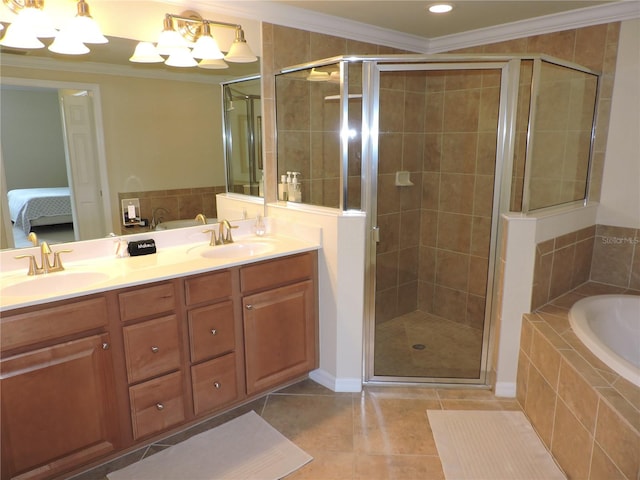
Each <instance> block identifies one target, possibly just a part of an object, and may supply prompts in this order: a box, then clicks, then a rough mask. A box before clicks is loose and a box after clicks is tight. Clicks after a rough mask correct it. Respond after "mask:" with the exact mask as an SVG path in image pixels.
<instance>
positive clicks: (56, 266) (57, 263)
mask: <svg viewBox="0 0 640 480" xmlns="http://www.w3.org/2000/svg"><path fill="white" fill-rule="evenodd" d="M71 252H73V250H58V251H57V252H54V253H53V265H52V266H51V268H52V269H53V270H64V267H63V266H62V261H61V260H60V254H61V253H71Z"/></svg>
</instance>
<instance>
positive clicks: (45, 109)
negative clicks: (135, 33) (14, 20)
mask: <svg viewBox="0 0 640 480" xmlns="http://www.w3.org/2000/svg"><path fill="white" fill-rule="evenodd" d="M0 105H1V108H0V113H1V117H0V125H1V126H2V128H1V129H0V132H1V141H2V159H3V162H2V163H3V172H2V173H3V175H4V181H5V184H6V190H5V189H4V188H3V191H6V192H7V198H6V200H7V204H8V210H9V215H10V219H11V232H12V235H13V243H14V246H15V247H16V248H21V247H28V246H31V242H30V241H29V240H28V238H27V237H28V235H29V233H30V232H35V233H36V234H37V236H38V238H39V239H40V240H41V241H43V240H46V241H47V242H48V243H51V244H55V243H64V242H71V241H74V240H83V239H89V238H97V237H101V236H104V235H105V234H106V233H107V232H104V219H103V215H104V214H103V211H102V208H101V205H100V203H101V199H100V187H99V178H96V177H99V173H98V172H99V169H98V167H97V166H94V165H96V162H97V158H96V157H97V154H96V149H95V144H96V135H95V128H94V122H93V116H94V113H93V101H92V96H91V92H89V91H87V90H64V89H60V90H58V89H57V88H42V87H39V88H36V87H18V86H10V85H3V86H2V102H0ZM77 204H82V208H81V209H77V208H75V205H77ZM85 205H87V206H88V208H86V207H85ZM92 205H93V206H95V207H98V208H92Z"/></svg>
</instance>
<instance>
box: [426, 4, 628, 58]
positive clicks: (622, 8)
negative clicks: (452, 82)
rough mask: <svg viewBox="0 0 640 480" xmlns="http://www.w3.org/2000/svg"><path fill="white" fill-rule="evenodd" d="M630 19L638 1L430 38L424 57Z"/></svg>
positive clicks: (588, 8) (594, 7)
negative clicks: (426, 54)
mask: <svg viewBox="0 0 640 480" xmlns="http://www.w3.org/2000/svg"><path fill="white" fill-rule="evenodd" d="M633 18H640V2H638V0H624V1H621V2H616V3H611V4H605V5H596V6H593V7H587V8H582V9H579V10H572V11H570V12H563V13H557V14H553V15H545V16H543V17H537V18H532V19H528V20H521V21H518V22H512V23H507V24H504V25H498V26H496V27H490V28H481V29H478V30H472V31H469V32H464V33H459V34H455V35H446V36H442V37H437V38H432V39H430V40H429V46H428V52H427V53H440V52H447V51H452V50H458V49H460V48H468V47H475V46H478V45H486V44H489V43H497V42H504V41H507V40H514V39H517V38H523V37H530V36H532V35H541V34H545V33H553V32H559V31H562V30H571V29H574V28H581V27H588V26H591V25H600V24H603V23H610V22H617V21H621V20H630V19H633Z"/></svg>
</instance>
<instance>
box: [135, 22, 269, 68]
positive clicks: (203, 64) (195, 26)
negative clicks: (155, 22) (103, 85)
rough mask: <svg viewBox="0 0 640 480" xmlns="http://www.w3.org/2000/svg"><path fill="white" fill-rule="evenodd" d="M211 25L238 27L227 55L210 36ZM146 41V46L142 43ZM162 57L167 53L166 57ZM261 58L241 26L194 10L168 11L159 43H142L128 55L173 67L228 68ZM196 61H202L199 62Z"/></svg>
mask: <svg viewBox="0 0 640 480" xmlns="http://www.w3.org/2000/svg"><path fill="white" fill-rule="evenodd" d="M211 26H218V27H224V28H233V29H235V39H234V41H233V43H232V44H231V46H230V48H229V51H228V52H227V54H226V55H225V54H224V53H222V51H221V50H220V47H219V46H218V42H217V41H216V40H215V38H213V36H212V35H211ZM143 44H144V46H143ZM163 56H166V57H167V59H166V60H165V59H164V58H163ZM257 59H258V57H256V55H255V54H254V53H253V52H252V51H251V48H250V47H249V45H248V44H247V41H246V40H245V38H244V30H242V25H237V24H234V23H225V22H217V21H214V20H207V19H205V18H202V16H201V15H200V14H199V13H197V12H194V11H191V10H188V11H186V12H182V13H181V14H180V15H174V14H171V13H167V14H165V17H164V22H163V30H162V32H161V33H160V36H159V37H158V41H157V43H156V46H155V47H153V44H151V43H150V42H140V43H139V44H138V46H137V47H136V50H135V52H134V53H133V55H132V56H131V58H129V61H131V62H134V63H160V62H164V63H165V64H166V65H169V66H172V67H195V66H198V67H200V68H205V69H221V68H229V65H227V64H226V63H225V60H226V61H227V62H235V63H249V62H255V61H256V60H257ZM197 60H200V62H198V61H197Z"/></svg>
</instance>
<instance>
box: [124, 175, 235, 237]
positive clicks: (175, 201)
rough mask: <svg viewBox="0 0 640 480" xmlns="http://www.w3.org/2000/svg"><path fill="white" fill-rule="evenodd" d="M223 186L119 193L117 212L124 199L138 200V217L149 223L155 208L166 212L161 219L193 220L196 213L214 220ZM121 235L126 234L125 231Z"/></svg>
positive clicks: (223, 189) (223, 190) (224, 189)
mask: <svg viewBox="0 0 640 480" xmlns="http://www.w3.org/2000/svg"><path fill="white" fill-rule="evenodd" d="M225 191H226V188H225V186H224V185H219V186H212V187H196V188H178V189H171V190H147V191H143V192H119V193H118V210H119V209H120V206H119V205H120V204H121V203H122V199H124V198H139V199H140V216H141V217H142V218H146V219H148V220H149V221H151V219H152V218H153V212H154V211H155V209H156V208H160V207H162V208H164V209H166V210H167V212H166V213H163V215H162V217H163V219H164V220H165V221H168V220H183V219H193V218H195V216H196V215H197V214H198V213H204V214H205V215H206V216H207V217H211V218H216V217H217V208H216V194H218V193H224V192H225ZM123 233H127V232H126V231H125V232H123Z"/></svg>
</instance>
